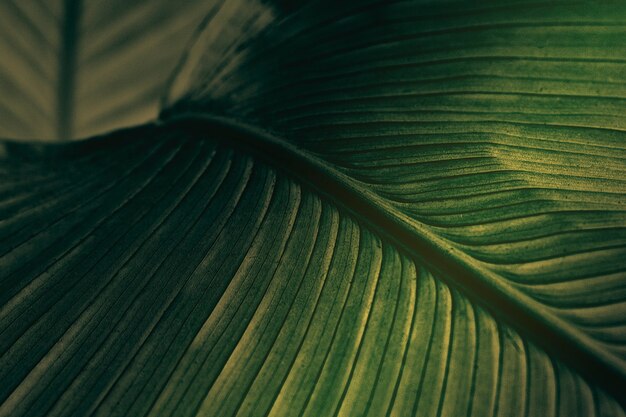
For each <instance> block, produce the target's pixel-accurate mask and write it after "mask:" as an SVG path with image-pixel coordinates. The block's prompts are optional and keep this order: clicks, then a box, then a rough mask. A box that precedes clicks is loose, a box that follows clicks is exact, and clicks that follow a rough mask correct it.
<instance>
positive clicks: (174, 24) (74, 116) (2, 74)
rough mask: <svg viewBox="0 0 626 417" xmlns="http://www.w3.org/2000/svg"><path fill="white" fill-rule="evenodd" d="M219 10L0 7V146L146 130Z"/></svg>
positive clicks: (103, 4) (157, 5)
mask: <svg viewBox="0 0 626 417" xmlns="http://www.w3.org/2000/svg"><path fill="white" fill-rule="evenodd" d="M214 6H215V5H214V4H213V2H206V1H199V0H190V1H186V2H185V7H180V5H179V4H176V3H174V2H170V1H164V0H156V1H152V0H151V1H123V0H113V1H93V0H92V1H83V0H52V1H38V0H24V1H22V0H19V1H18V0H8V1H3V2H1V3H0V54H1V55H2V62H1V64H0V87H1V88H2V93H3V94H2V96H1V97H0V120H2V123H1V124H0V137H3V138H14V139H40V140H42V139H46V140H67V139H72V138H84V137H86V136H89V135H94V134H98V133H103V132H107V131H110V130H111V129H115V128H120V127H123V126H129V125H132V124H136V123H143V122H146V121H148V120H151V119H154V117H156V114H157V113H158V104H159V97H160V95H161V94H162V92H163V89H164V88H165V85H166V84H167V82H168V78H169V77H170V76H171V74H172V71H173V70H174V68H175V67H176V65H177V64H178V62H179V60H180V59H181V56H182V54H183V52H184V47H185V46H186V44H187V43H188V42H189V40H190V38H191V36H192V35H193V34H194V31H195V30H196V28H197V27H198V25H199V23H200V22H201V19H202V18H203V17H204V16H205V15H206V14H207V13H208V12H209V10H211V9H212V8H214Z"/></svg>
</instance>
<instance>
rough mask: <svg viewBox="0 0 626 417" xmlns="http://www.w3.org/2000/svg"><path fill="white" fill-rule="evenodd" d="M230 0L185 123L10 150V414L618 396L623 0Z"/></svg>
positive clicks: (222, 411) (491, 404) (549, 401)
mask: <svg viewBox="0 0 626 417" xmlns="http://www.w3.org/2000/svg"><path fill="white" fill-rule="evenodd" d="M246 6H247V7H246ZM620 7H621V8H620ZM211 16H212V18H211ZM211 16H210V18H207V20H206V22H205V23H206V27H205V29H204V31H203V33H201V34H200V35H199V36H198V38H197V40H196V42H195V43H194V44H193V46H192V48H191V50H190V51H189V52H188V53H187V54H186V60H185V62H184V64H183V65H182V66H180V68H179V72H178V77H177V78H176V79H174V81H173V82H172V84H171V86H172V88H171V90H170V92H169V93H168V95H167V96H166V99H165V102H166V103H168V104H166V108H167V109H168V110H167V111H166V112H164V115H163V117H164V119H166V120H170V121H166V122H165V123H161V124H159V125H155V126H145V127H142V128H138V129H134V130H129V131H124V132H119V133H116V134H114V135H111V136H109V137H104V138H99V139H92V140H90V141H87V142H84V143H77V144H72V145H62V146H57V147H53V146H49V147H47V148H46V147H44V148H43V151H42V154H40V153H41V152H39V151H38V150H39V148H37V147H33V146H27V145H21V146H18V145H14V144H7V145H6V146H5V152H4V153H5V154H6V155H7V158H6V159H5V163H4V165H3V168H2V169H3V174H2V175H3V183H2V184H3V185H2V190H1V192H2V193H3V194H2V195H3V200H2V206H1V210H2V218H3V219H4V220H3V221H2V223H1V227H2V229H0V233H2V235H1V238H2V242H3V244H2V248H3V251H2V252H3V254H2V258H0V259H1V260H2V264H3V270H2V280H1V282H0V285H2V291H1V292H0V295H1V296H2V297H3V299H2V305H3V307H2V310H1V311H0V314H1V317H0V325H1V326H2V327H1V328H0V331H1V332H2V333H1V334H2V337H0V341H1V343H2V355H1V356H0V363H1V366H0V370H1V372H2V375H1V378H2V380H3V381H5V383H4V384H3V386H2V391H0V394H1V397H0V398H2V399H3V403H2V405H1V406H0V415H102V416H105V415H106V416H108V415H159V416H160V415H175V416H184V415H220V416H228V415H240V416H251V415H254V416H256V415H261V416H263V415H265V416H267V415H270V416H279V415H280V416H282V415H307V416H308V415H310V416H319V415H349V416H352V415H372V416H384V415H394V416H405V415H420V416H434V415H449V416H458V415H473V416H492V415H502V416H512V415H520V416H544V415H545V416H549V415H563V416H572V415H580V416H592V415H608V416H611V415H622V414H623V413H624V411H623V409H622V407H620V406H619V405H618V402H620V401H622V400H623V396H622V395H620V393H621V392H622V389H621V385H620V384H623V382H624V375H625V374H626V364H625V362H626V353H625V352H624V343H625V341H626V340H625V339H626V331H625V330H624V329H625V324H624V308H625V307H624V306H625V305H626V298H625V297H624V295H625V293H624V289H625V288H626V276H625V275H626V274H625V271H624V267H625V265H624V261H623V258H624V255H626V253H625V252H626V248H625V243H626V239H625V237H626V213H625V210H626V205H625V198H626V184H625V181H624V173H625V172H626V164H625V159H626V136H625V134H624V132H623V116H622V115H623V114H624V110H625V107H626V100H624V92H625V91H624V85H625V82H626V76H625V75H626V65H624V64H625V60H626V51H625V50H624V49H625V48H626V45H625V44H624V42H623V41H622V39H624V36H623V35H624V32H626V29H625V26H624V23H625V20H626V12H625V10H623V6H620V5H611V6H606V5H601V4H594V7H589V5H588V4H573V3H569V2H568V3H563V4H558V3H549V4H542V3H532V4H531V3H522V4H518V3H513V4H486V5H465V4H446V5H440V6H437V5H432V4H431V5H419V4H417V3H416V2H412V1H409V2H376V3H374V2H372V3H364V2H360V3H359V4H357V5H354V4H352V3H349V2H348V3H345V4H342V5H336V7H333V8H331V7H329V4H328V3H326V2H319V3H312V4H309V5H306V6H302V7H301V8H299V9H297V10H294V11H292V12H289V13H287V12H286V11H285V9H284V6H283V8H282V9H278V8H277V7H276V6H274V5H271V4H266V3H256V2H247V3H246V2H226V3H224V5H222V7H220V8H219V9H216V11H215V13H214V14H212V15H211ZM218 34H219V36H218ZM215 113H219V115H220V117H215V116H211V114H215ZM239 120H244V121H245V123H241V122H239ZM250 125H255V126H256V127H250ZM266 131H271V132H272V134H267V133H265V132H266ZM581 375H582V376H581ZM607 390H608V394H607ZM616 401H617V402H616Z"/></svg>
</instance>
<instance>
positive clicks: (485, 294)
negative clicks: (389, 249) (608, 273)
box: [158, 112, 626, 408]
mask: <svg viewBox="0 0 626 417" xmlns="http://www.w3.org/2000/svg"><path fill="white" fill-rule="evenodd" d="M158 124H159V125H160V126H162V127H163V128H170V129H182V130H185V131H190V133H192V134H193V135H194V136H196V137H197V136H202V135H206V133H207V132H210V133H211V137H212V138H216V139H217V140H220V141H222V142H224V143H225V144H227V145H228V146H232V147H234V148H238V149H240V150H242V151H244V152H248V153H251V154H253V155H254V156H256V157H258V158H259V159H261V160H263V161H265V162H267V163H268V164H270V165H271V166H273V167H274V168H276V169H277V170H279V171H283V172H286V173H287V174H288V175H290V176H292V177H295V178H296V179H298V180H299V181H301V182H303V183H304V184H306V185H308V186H309V187H311V188H312V189H313V190H314V191H315V192H316V193H318V194H321V195H322V196H324V197H326V198H327V199H329V200H330V201H332V202H333V203H334V204H336V205H338V206H339V207H341V208H343V209H344V210H345V211H347V212H349V213H350V214H351V215H352V216H353V217H355V218H356V219H358V220H359V221H360V222H362V223H363V224H365V225H367V226H368V227H369V228H370V229H371V230H373V231H375V232H376V233H378V234H379V235H380V236H381V237H382V238H383V239H386V240H388V241H390V242H391V243H393V244H394V245H396V246H397V248H398V249H399V250H401V251H402V252H403V253H405V254H406V255H408V256H409V257H410V258H412V259H414V260H415V261H416V262H417V263H419V264H422V265H425V266H426V267H427V268H428V269H430V270H431V272H434V273H436V274H437V276H438V277H440V278H441V279H442V280H443V281H445V282H446V284H448V285H451V286H453V287H455V288H457V289H459V290H460V291H462V292H463V293H464V294H466V295H467V296H468V297H469V298H470V299H471V300H472V301H473V302H475V303H477V304H479V305H481V306H482V307H483V308H485V309H486V310H488V311H490V312H491V313H492V314H493V315H494V316H495V317H496V318H499V319H502V320H504V321H505V322H506V323H508V324H510V325H511V326H512V327H514V328H515V329H516V330H517V331H518V332H519V333H520V334H522V335H525V336H527V337H529V338H530V339H531V340H533V341H534V342H535V343H536V344H537V345H539V346H541V347H542V348H543V349H544V350H546V351H547V352H548V353H551V354H552V355H554V356H556V357H558V358H559V360H562V361H564V362H565V363H567V364H568V365H569V366H571V367H572V368H573V369H576V370H578V371H579V372H580V373H581V374H582V375H583V376H585V377H587V378H588V379H590V380H593V381H594V382H595V383H596V384H598V385H599V386H601V387H603V388H604V389H605V390H606V391H607V392H609V393H611V394H612V395H613V396H614V398H615V399H616V400H617V401H618V402H620V404H621V405H622V406H624V407H625V408H626V398H624V397H623V396H622V395H620V394H621V389H622V387H624V386H626V370H625V369H624V366H623V363H622V361H621V360H620V359H619V358H618V357H616V356H615V355H613V354H611V353H609V352H607V351H606V350H604V349H602V348H601V346H600V345H599V343H598V342H596V341H595V340H593V339H592V338H590V337H589V336H588V335H586V334H585V333H583V332H582V331H580V330H579V329H577V328H576V327H574V326H573V325H572V324H570V323H568V322H567V321H565V320H563V319H562V318H560V317H558V316H557V315H555V314H554V313H553V312H552V311H551V310H550V309H549V308H548V307H546V306H545V305H542V304H541V303H539V302H538V301H536V300H534V299H533V298H531V297H530V296H528V295H527V294H525V293H523V292H522V291H520V290H518V289H516V288H514V287H512V286H511V285H509V284H508V283H507V282H506V280H505V279H504V278H502V277H501V276H499V275H498V274H496V273H495V272H493V271H492V270H490V269H488V268H486V267H484V266H481V264H480V262H479V261H477V260H476V259H474V258H472V257H471V256H469V255H467V254H466V253H464V252H462V251H461V250H459V249H458V248H456V247H455V246H454V244H453V243H452V242H450V241H448V240H446V239H444V238H442V237H440V236H438V235H436V234H435V233H433V231H432V230H431V229H429V228H428V227H427V226H426V225H423V224H421V223H419V222H418V221H416V220H415V219H412V218H410V217H408V216H406V215H405V214H403V213H401V212H400V211H399V210H398V209H397V208H395V207H394V206H392V205H391V204H390V203H389V202H387V201H385V200H384V199H383V198H382V197H380V196H379V195H378V194H376V193H374V192H372V191H371V190H369V189H368V188H367V187H365V186H364V185H363V184H361V183H359V182H358V181H356V180H354V179H352V178H351V177H349V176H348V175H346V174H344V173H343V172H341V171H339V170H338V169H337V168H335V167H333V166H332V165H331V164H329V163H328V162H326V161H325V160H323V159H321V158H319V157H318V156H315V155H313V154H311V153H310V152H307V151H306V150H303V149H300V148H298V147H296V146H294V145H293V144H291V143H289V142H287V141H286V140H283V139H281V138H279V137H277V136H275V135H272V134H270V133H268V132H265V131H263V130H261V129H259V128H257V127H255V126H251V125H248V124H246V123H242V122H241V121H238V120H235V119H231V118H227V117H220V116H211V115H207V114H204V113H193V112H187V113H183V114H178V115H172V116H166V117H165V118H164V119H163V120H161V121H159V122H158Z"/></svg>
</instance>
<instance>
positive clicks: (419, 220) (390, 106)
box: [169, 1, 626, 371]
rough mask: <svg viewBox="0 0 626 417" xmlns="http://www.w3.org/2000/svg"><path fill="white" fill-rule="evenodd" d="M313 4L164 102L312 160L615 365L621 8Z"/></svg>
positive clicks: (624, 309) (624, 34)
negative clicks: (274, 140) (229, 121)
mask: <svg viewBox="0 0 626 417" xmlns="http://www.w3.org/2000/svg"><path fill="white" fill-rule="evenodd" d="M326 6H327V5H325V4H324V2H317V3H314V4H312V5H310V6H309V8H308V9H306V11H301V12H300V13H298V14H295V15H293V16H290V17H288V18H286V19H283V20H277V21H275V22H274V23H273V24H271V25H268V26H267V27H266V29H265V30H264V31H262V32H261V33H260V34H259V35H258V36H256V37H255V38H254V39H244V40H243V41H242V43H241V45H240V47H239V48H237V49H235V50H233V51H232V52H231V53H230V54H226V55H225V56H224V57H223V58H222V61H221V62H220V63H219V64H216V63H214V62H212V61H202V65H200V66H197V67H196V69H195V74H196V79H195V83H190V85H191V87H190V88H189V90H188V93H187V95H186V96H185V95H183V94H179V95H178V96H176V94H174V93H176V92H173V93H172V97H171V100H172V101H174V100H176V99H179V100H180V103H179V108H180V109H189V108H191V109H195V110H196V111H198V110H201V109H209V110H210V111H216V110H215V109H216V108H217V110H218V111H221V112H225V113H227V114H228V115H229V116H231V117H233V118H240V119H244V120H246V121H248V122H251V121H255V123H256V124H257V125H258V126H261V127H262V128H265V129H268V130H271V131H273V132H275V134H276V135H278V136H280V137H283V138H285V139H287V140H290V141H291V142H292V143H294V144H296V145H297V146H298V147H301V148H304V149H307V150H309V151H310V152H313V153H315V154H317V155H318V156H320V157H321V158H322V159H324V160H326V161H327V162H329V163H330V164H331V165H333V166H335V167H337V169H338V170H340V171H341V172H343V173H345V174H347V175H348V176H349V177H351V178H353V179H355V180H357V181H359V182H360V183H361V184H362V187H363V188H364V189H368V190H372V191H374V192H376V194H377V195H379V196H380V197H382V198H384V199H385V200H386V201H388V202H389V203H390V204H392V205H393V206H394V207H395V209H396V210H397V211H398V213H402V214H403V215H408V216H409V217H410V218H412V219H413V221H414V223H415V224H416V225H420V226H424V227H427V228H428V229H429V230H430V231H431V232H432V233H434V234H435V235H437V236H439V237H441V238H442V239H444V240H445V241H447V242H449V244H450V245H452V246H453V247H454V248H456V249H458V250H460V251H461V252H463V253H464V254H466V255H469V256H470V257H471V258H472V259H473V264H474V265H475V266H476V268H479V269H482V270H484V271H486V272H487V273H496V274H497V275H498V276H499V277H500V280H501V282H502V283H503V285H506V286H512V287H514V288H516V289H519V290H521V291H523V292H524V293H525V294H528V295H530V296H531V297H532V298H533V299H535V300H537V301H538V302H540V303H541V304H543V305H545V306H546V307H548V308H550V309H551V310H552V311H553V312H554V314H556V315H558V316H559V317H561V318H563V319H564V320H566V321H567V322H568V323H571V325H572V326H574V327H575V328H576V329H578V330H579V331H582V332H583V333H585V334H586V335H588V336H589V337H591V338H592V339H593V340H594V343H596V344H597V346H598V349H600V350H603V351H605V352H606V354H607V355H609V356H611V357H613V358H614V360H615V361H616V363H618V366H619V367H620V368H621V369H623V370H625V371H626V321H625V320H626V263H625V262H624V259H626V209H625V207H626V206H625V202H626V181H625V178H626V133H625V131H624V128H625V125H624V120H625V119H624V117H623V115H624V114H626V43H625V42H624V39H626V9H624V7H623V4H611V5H605V4H593V5H590V4H589V3H577V2H573V3H572V2H566V3H558V2H556V3H555V2H550V3H543V2H512V3H505V4H501V3H498V4H495V3H494V4H491V3H486V4H485V3H480V4H477V5H474V4H472V5H470V4H464V3H463V4H456V3H455V4H453V5H449V4H446V5H441V6H437V5H419V4H418V2H415V1H408V2H403V1H397V2H368V3H367V4H364V3H359V5H358V7H357V6H354V5H352V6H350V5H345V7H344V8H343V9H342V8H340V9H335V10H334V11H333V12H329V11H328V7H326ZM216 24H217V23H216ZM207 47H208V48H212V46H210V45H209V46H207ZM207 53H208V52H207ZM190 65H191V64H190ZM187 72H193V71H191V70H187ZM215 103H218V104H219V105H221V107H218V106H216V104H215ZM171 113H176V110H173V111H170V112H169V114H171Z"/></svg>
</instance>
